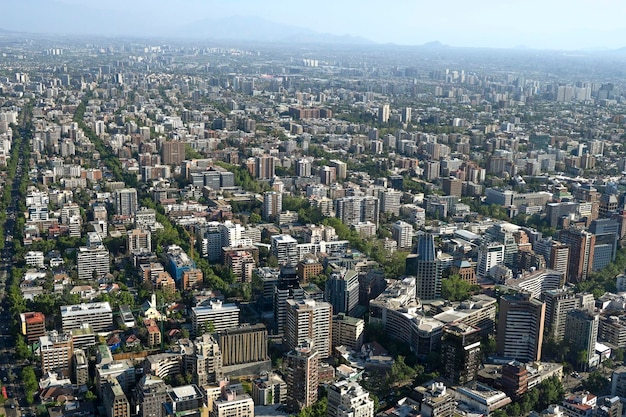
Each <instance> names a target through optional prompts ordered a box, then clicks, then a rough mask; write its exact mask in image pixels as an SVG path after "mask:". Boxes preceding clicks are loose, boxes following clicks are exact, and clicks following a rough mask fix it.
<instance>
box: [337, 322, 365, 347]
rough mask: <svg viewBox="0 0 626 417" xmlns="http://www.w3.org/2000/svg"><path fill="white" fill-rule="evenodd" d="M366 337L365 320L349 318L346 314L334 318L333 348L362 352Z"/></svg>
mask: <svg viewBox="0 0 626 417" xmlns="http://www.w3.org/2000/svg"><path fill="white" fill-rule="evenodd" d="M364 337H365V322H364V321H363V319H358V318H355V317H350V316H347V315H346V314H344V313H340V314H337V315H335V316H333V322H332V341H333V344H332V347H333V348H336V347H337V346H345V347H347V348H348V349H351V350H354V351H357V352H358V351H360V350H361V346H362V345H363V338H364Z"/></svg>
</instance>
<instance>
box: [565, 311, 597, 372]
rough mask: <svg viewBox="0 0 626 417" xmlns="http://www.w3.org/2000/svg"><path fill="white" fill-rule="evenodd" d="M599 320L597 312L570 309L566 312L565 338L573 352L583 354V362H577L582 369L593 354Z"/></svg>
mask: <svg viewBox="0 0 626 417" xmlns="http://www.w3.org/2000/svg"><path fill="white" fill-rule="evenodd" d="M599 320H600V319H599V316H598V315H597V314H593V313H590V312H588V311H585V310H572V311H570V312H569V313H567V319H566V325H565V340H566V341H567V343H568V346H570V349H572V350H573V351H574V353H576V354H577V353H578V352H582V353H584V354H585V363H578V365H579V366H580V367H581V368H582V369H586V368H587V367H588V366H589V362H590V361H591V358H593V355H594V354H595V349H596V341H597V340H598V325H599V322H600V321H599Z"/></svg>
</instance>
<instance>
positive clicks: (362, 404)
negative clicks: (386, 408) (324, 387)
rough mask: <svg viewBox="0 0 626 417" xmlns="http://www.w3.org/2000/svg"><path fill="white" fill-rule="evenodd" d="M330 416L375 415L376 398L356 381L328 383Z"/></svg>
mask: <svg viewBox="0 0 626 417" xmlns="http://www.w3.org/2000/svg"><path fill="white" fill-rule="evenodd" d="M326 415H327V416H328V417H348V416H352V417H374V400H372V399H371V398H370V394H369V392H367V391H365V390H364V389H363V387H361V386H360V385H359V384H358V383H356V382H354V381H346V380H342V381H339V382H335V383H333V384H330V385H328V408H327V413H326Z"/></svg>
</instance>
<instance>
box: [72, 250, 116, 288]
mask: <svg viewBox="0 0 626 417" xmlns="http://www.w3.org/2000/svg"><path fill="white" fill-rule="evenodd" d="M109 263H110V259H109V251H108V250H107V249H106V247H104V246H98V247H95V248H88V247H85V246H81V247H80V248H78V250H77V251H76V267H77V269H78V279H79V280H80V281H91V280H94V279H100V278H102V277H104V276H105V275H107V274H108V273H109Z"/></svg>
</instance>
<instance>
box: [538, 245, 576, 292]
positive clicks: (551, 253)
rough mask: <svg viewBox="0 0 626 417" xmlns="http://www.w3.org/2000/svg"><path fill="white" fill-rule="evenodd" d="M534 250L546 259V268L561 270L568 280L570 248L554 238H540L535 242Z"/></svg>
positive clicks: (564, 277)
mask: <svg viewBox="0 0 626 417" xmlns="http://www.w3.org/2000/svg"><path fill="white" fill-rule="evenodd" d="M533 250H534V251H535V253H536V254H538V255H543V257H544V259H545V261H546V268H548V269H553V270H555V271H559V272H560V273H562V274H563V279H564V280H565V281H566V282H567V278H568V277H567V274H568V271H569V253H570V248H569V246H567V245H564V244H563V243H561V242H557V241H555V240H552V238H545V239H540V240H538V241H536V242H534V243H533Z"/></svg>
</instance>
